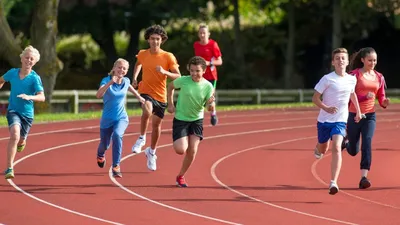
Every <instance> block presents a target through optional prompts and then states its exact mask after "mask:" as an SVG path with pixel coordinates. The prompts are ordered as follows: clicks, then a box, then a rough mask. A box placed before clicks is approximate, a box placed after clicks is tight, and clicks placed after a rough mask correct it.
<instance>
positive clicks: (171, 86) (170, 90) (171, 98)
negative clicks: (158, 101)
mask: <svg viewBox="0 0 400 225" xmlns="http://www.w3.org/2000/svg"><path fill="white" fill-rule="evenodd" d="M174 90H175V86H174V82H170V83H169V84H168V89H167V103H168V106H169V105H173V104H174Z"/></svg>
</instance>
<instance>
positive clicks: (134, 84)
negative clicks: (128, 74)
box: [132, 80, 138, 88]
mask: <svg viewBox="0 0 400 225" xmlns="http://www.w3.org/2000/svg"><path fill="white" fill-rule="evenodd" d="M132 87H134V88H137V87H138V85H137V80H133V81H132Z"/></svg>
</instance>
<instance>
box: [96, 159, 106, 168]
mask: <svg viewBox="0 0 400 225" xmlns="http://www.w3.org/2000/svg"><path fill="white" fill-rule="evenodd" d="M104 164H106V157H98V156H97V165H98V166H99V167H100V168H103V167H104Z"/></svg>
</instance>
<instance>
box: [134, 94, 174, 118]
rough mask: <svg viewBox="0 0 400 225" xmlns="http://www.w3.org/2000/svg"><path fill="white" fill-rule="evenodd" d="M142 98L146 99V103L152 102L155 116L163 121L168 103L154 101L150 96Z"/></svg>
mask: <svg viewBox="0 0 400 225" xmlns="http://www.w3.org/2000/svg"><path fill="white" fill-rule="evenodd" d="M140 96H142V97H143V98H144V99H146V101H149V102H151V104H152V105H153V114H154V115H156V116H158V117H160V118H161V119H163V118H164V115H165V109H166V108H167V103H164V102H159V101H157V100H154V99H153V98H152V97H151V96H150V95H146V94H141V95H140Z"/></svg>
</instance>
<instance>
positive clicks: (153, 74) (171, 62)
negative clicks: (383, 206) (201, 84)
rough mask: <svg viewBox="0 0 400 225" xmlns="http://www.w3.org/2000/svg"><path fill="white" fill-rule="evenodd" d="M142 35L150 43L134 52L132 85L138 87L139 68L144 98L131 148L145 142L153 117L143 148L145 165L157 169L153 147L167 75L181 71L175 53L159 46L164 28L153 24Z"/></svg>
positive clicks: (163, 105)
mask: <svg viewBox="0 0 400 225" xmlns="http://www.w3.org/2000/svg"><path fill="white" fill-rule="evenodd" d="M144 38H145V40H146V41H147V42H148V43H149V45H150V48H149V49H146V50H140V51H139V53H138V54H137V55H136V58H137V62H136V65H135V69H134V71H133V81H132V85H133V86H134V87H137V80H136V79H137V77H138V75H139V72H140V70H142V81H141V82H140V83H139V93H140V95H141V96H142V97H143V98H144V99H145V100H146V102H145V103H144V104H143V105H142V110H143V111H142V118H141V124H140V136H139V138H138V139H137V141H136V143H135V145H133V147H132V152H133V153H139V152H141V149H142V147H143V146H144V145H145V144H146V131H147V127H148V124H149V120H150V117H152V132H151V145H150V147H148V148H146V149H145V154H146V157H147V167H148V168H149V169H150V170H153V171H155V170H156V169H157V164H156V160H157V156H156V148H157V143H158V139H159V137H160V135H161V123H162V120H163V118H164V113H165V109H166V107H167V97H166V96H167V95H166V94H167V91H166V85H167V78H170V79H171V80H175V79H176V78H178V77H180V76H181V75H180V71H179V65H178V63H177V60H176V58H175V56H174V55H173V54H172V53H170V52H167V51H164V50H162V49H161V44H162V43H164V42H165V41H166V40H167V39H168V36H167V33H166V31H165V30H164V28H163V27H161V26H159V25H153V26H151V27H149V28H147V29H146V32H145V34H144ZM152 115H155V116H152Z"/></svg>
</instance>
